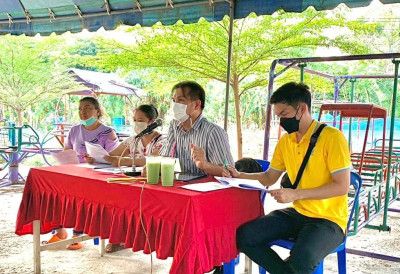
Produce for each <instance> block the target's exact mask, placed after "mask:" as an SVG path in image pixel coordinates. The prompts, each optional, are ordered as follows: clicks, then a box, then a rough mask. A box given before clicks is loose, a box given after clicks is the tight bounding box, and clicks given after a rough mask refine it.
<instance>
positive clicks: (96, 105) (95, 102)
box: [79, 96, 103, 119]
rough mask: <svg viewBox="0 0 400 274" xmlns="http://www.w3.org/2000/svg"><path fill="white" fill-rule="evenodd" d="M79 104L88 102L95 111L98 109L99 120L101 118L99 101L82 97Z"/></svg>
mask: <svg viewBox="0 0 400 274" xmlns="http://www.w3.org/2000/svg"><path fill="white" fill-rule="evenodd" d="M81 102H89V103H91V104H92V105H93V106H94V108H95V109H98V110H99V119H100V118H101V116H103V111H102V110H101V108H100V103H99V100H97V99H96V98H94V97H90V96H88V97H83V98H82V99H80V100H79V103H81Z"/></svg>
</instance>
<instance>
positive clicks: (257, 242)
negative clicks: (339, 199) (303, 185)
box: [236, 208, 344, 274]
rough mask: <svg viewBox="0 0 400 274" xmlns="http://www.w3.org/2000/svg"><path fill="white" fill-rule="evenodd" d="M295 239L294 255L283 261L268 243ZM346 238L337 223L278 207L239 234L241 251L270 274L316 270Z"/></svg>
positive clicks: (243, 227) (245, 226)
mask: <svg viewBox="0 0 400 274" xmlns="http://www.w3.org/2000/svg"><path fill="white" fill-rule="evenodd" d="M287 238H293V239H295V241H296V242H295V245H294V246H293V249H292V250H291V251H290V256H289V257H288V258H287V259H286V260H282V259H281V258H280V257H279V255H278V254H277V253H276V252H275V251H274V250H272V249H271V248H270V247H269V246H268V244H269V243H271V242H273V241H275V240H278V239H287ZM343 240H344V233H343V230H342V229H341V228H340V226H339V225H337V224H336V223H334V222H331V221H329V220H326V219H320V218H310V217H306V216H304V215H301V214H300V213H298V212H297V211H296V210H294V209H293V208H286V209H282V210H276V211H273V212H271V213H270V214H268V215H266V216H263V217H260V218H257V219H255V220H253V221H250V222H248V223H246V224H243V225H242V226H240V227H239V228H238V230H237V234H236V242H237V246H238V248H239V250H241V251H242V252H243V253H245V254H246V255H247V256H248V257H249V258H250V259H251V260H252V261H254V262H256V263H257V264H258V265H260V266H262V267H264V268H265V269H266V270H267V271H268V272H269V273H272V274H275V273H312V272H313V271H314V270H315V269H316V268H317V266H318V265H319V263H320V262H321V261H322V260H323V259H324V258H325V257H326V256H327V255H329V254H330V253H331V252H332V251H333V250H335V249H336V248H337V247H338V246H339V245H340V244H341V243H342V242H343Z"/></svg>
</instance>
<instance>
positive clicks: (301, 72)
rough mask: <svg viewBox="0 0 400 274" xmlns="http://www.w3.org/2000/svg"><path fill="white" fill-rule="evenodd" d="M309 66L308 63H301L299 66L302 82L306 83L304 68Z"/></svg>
mask: <svg viewBox="0 0 400 274" xmlns="http://www.w3.org/2000/svg"><path fill="white" fill-rule="evenodd" d="M306 66H307V64H306V63H301V64H299V65H298V67H299V68H300V82H302V83H304V68H305V67H306Z"/></svg>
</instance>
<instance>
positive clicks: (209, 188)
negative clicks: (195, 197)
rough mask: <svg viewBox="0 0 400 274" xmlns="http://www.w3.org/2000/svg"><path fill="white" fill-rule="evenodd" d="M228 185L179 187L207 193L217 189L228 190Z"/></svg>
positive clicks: (204, 184) (210, 183) (212, 184)
mask: <svg viewBox="0 0 400 274" xmlns="http://www.w3.org/2000/svg"><path fill="white" fill-rule="evenodd" d="M230 187H231V186H229V185H223V184H220V183H217V182H207V183H198V184H190V185H184V186H181V188H185V189H189V190H194V191H200V192H207V191H214V190H219V189H225V188H230Z"/></svg>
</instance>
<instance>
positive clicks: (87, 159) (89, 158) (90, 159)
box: [83, 153, 94, 164]
mask: <svg viewBox="0 0 400 274" xmlns="http://www.w3.org/2000/svg"><path fill="white" fill-rule="evenodd" d="M83 159H84V160H85V162H86V163H88V164H93V163H94V158H92V157H90V155H89V154H87V153H85V154H83Z"/></svg>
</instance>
